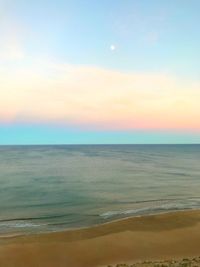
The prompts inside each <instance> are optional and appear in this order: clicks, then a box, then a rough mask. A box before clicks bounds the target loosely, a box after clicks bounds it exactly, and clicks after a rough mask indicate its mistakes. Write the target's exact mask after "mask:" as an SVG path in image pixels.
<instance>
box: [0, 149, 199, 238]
mask: <svg viewBox="0 0 200 267" xmlns="http://www.w3.org/2000/svg"><path fill="white" fill-rule="evenodd" d="M199 208H200V145H59V146H0V237H2V236H10V235H15V234H24V233H33V232H34V233H40V232H51V231H62V230H64V229H73V228H79V227H88V226H92V225H97V224H101V223H105V222H109V221H112V220H116V219H120V218H124V217H128V216H138V215H146V214H154V213H161V212H169V211H177V210H186V209H199Z"/></svg>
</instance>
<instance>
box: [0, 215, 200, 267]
mask: <svg viewBox="0 0 200 267" xmlns="http://www.w3.org/2000/svg"><path fill="white" fill-rule="evenodd" d="M199 255H200V211H184V212H173V213H168V214H160V215H151V216H143V217H133V218H128V219H124V220H120V221H115V222H111V223H107V224H104V225H100V226H96V227H91V228H87V229H79V230H73V231H65V232H60V233H49V234H38V235H29V236H23V237H13V238H1V239H0V266H2V267H94V266H107V265H113V266H116V264H117V263H127V264H132V263H135V262H138V261H159V260H170V259H181V258H187V257H197V256H199Z"/></svg>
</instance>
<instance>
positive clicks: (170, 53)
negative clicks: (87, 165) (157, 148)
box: [0, 0, 200, 145]
mask: <svg viewBox="0 0 200 267" xmlns="http://www.w3.org/2000/svg"><path fill="white" fill-rule="evenodd" d="M199 10H200V1H199V0H190V1H188V0H162V1H160V0H151V1H149V0H126V1H124V0H115V1H114V0H101V1H94V0H85V1H82V0H56V1H55V0H34V1H33V0H29V1H26V0H0V144H3V145H6V144H93V143H94V144H96V143H99V144H109V143H117V144H118V143H120V144H128V143H133V144H134V143H136V144H137V143H138V144H140V143H144V144H146V143H158V144H160V143H200V121H199V118H200V105H199V102H200V101H199V100H200V52H199V47H200V28H199V25H200V16H199Z"/></svg>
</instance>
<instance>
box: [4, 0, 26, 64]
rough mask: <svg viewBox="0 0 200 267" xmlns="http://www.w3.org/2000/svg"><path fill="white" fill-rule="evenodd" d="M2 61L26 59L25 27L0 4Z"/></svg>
mask: <svg viewBox="0 0 200 267" xmlns="http://www.w3.org/2000/svg"><path fill="white" fill-rule="evenodd" d="M0 7H1V11H2V13H1V12H0V61H16V60H21V59H23V58H24V57H25V52H24V45H23V44H24V27H23V26H22V25H20V23H19V21H18V20H16V19H15V18H14V17H11V15H10V14H9V12H7V8H6V5H5V4H4V2H3V1H2V2H0Z"/></svg>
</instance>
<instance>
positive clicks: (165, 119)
mask: <svg viewBox="0 0 200 267" xmlns="http://www.w3.org/2000/svg"><path fill="white" fill-rule="evenodd" d="M199 89H200V86H199V83H198V82H194V81H185V80H184V81H183V80H178V79H175V78H174V77H172V76H170V75H166V74H160V73H158V74H156V73H132V72H130V73H122V72H118V71H112V70H106V69H101V68H96V67H88V66H74V65H67V64H50V63H48V64H47V63H42V62H35V63H33V62H32V63H31V64H30V65H29V66H26V67H25V66H24V68H22V67H21V68H17V69H16V68H15V67H14V66H13V68H11V67H10V68H8V69H6V68H0V120H1V121H7V122H13V121H21V120H25V121H39V122H62V123H66V124H67V123H72V124H78V125H87V126H88V125H90V126H91V127H92V126H94V127H104V128H108V129H114V128H115V129H135V128H137V129H138V128H140V129H141V128H143V129H169V128H170V129H198V130H199V129H200V124H199V117H200V107H199V101H198V100H199V99H200V90H199Z"/></svg>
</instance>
